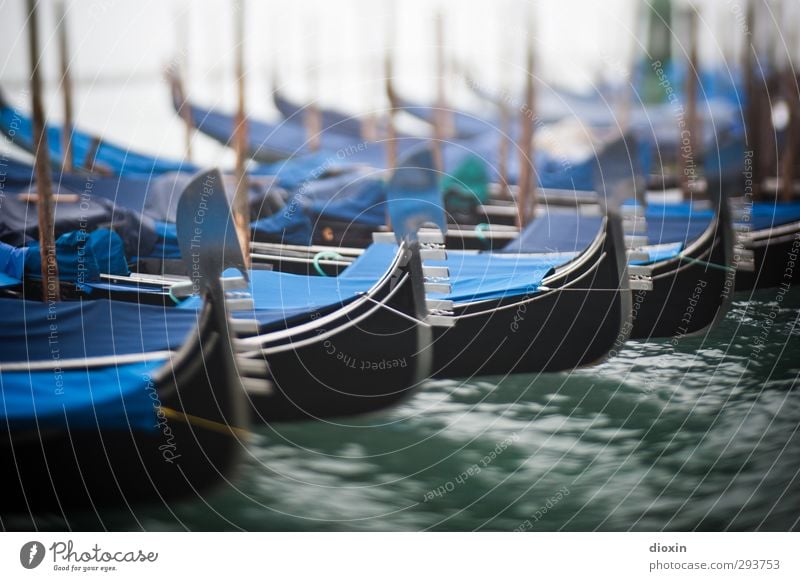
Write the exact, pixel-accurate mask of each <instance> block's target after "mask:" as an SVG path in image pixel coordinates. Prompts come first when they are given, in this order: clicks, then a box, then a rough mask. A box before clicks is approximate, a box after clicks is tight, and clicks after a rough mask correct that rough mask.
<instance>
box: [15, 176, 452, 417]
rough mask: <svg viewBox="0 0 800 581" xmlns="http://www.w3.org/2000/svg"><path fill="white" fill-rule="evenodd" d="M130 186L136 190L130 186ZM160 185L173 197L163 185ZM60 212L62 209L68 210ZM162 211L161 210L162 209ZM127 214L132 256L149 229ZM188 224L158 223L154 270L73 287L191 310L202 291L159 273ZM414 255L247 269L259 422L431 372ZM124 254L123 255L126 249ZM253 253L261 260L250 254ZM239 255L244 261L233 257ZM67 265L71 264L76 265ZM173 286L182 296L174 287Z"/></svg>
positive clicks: (349, 403) (218, 202) (246, 321)
mask: <svg viewBox="0 0 800 581" xmlns="http://www.w3.org/2000/svg"><path fill="white" fill-rule="evenodd" d="M215 179H216V186H215V187H214V188H212V189H211V190H210V192H209V193H207V194H206V197H207V198H208V199H207V200H206V201H205V204H206V206H207V207H211V206H212V204H213V205H214V206H213V212H214V213H216V214H220V215H227V212H228V208H227V201H226V196H227V194H226V190H225V188H224V178H223V177H222V176H221V175H219V174H216V178H215ZM117 180H118V182H119V184H118V189H119V190H122V191H126V192H127V196H126V197H125V199H124V201H125V203H128V204H131V205H139V206H141V205H143V204H145V203H148V204H149V203H150V202H152V205H153V206H154V207H157V208H162V206H164V204H163V203H162V202H163V200H157V199H156V200H151V201H150V202H146V198H147V197H148V196H149V195H150V194H153V195H154V196H156V197H158V196H157V195H156V194H157V193H156V192H152V191H149V190H148V189H147V188H146V187H142V184H138V185H137V183H136V182H132V181H131V180H130V179H127V178H117ZM24 182H25V180H23V183H24ZM137 188H138V190H137ZM93 191H96V190H93ZM135 191H138V199H136V196H134V195H133V194H134V192H135ZM158 194H159V195H160V196H163V197H164V198H166V199H167V200H168V199H170V198H171V193H170V190H166V191H162V192H160V193H158ZM181 199H183V198H181ZM117 201H119V202H120V203H122V202H123V200H122V199H118V200H117ZM89 203H90V198H88V197H86V196H85V197H84V200H83V204H84V206H85V207H89ZM167 206H169V204H167ZM389 207H390V208H391V207H392V206H391V204H390V205H389ZM162 209H163V208H162ZM206 211H207V212H211V210H209V209H206ZM115 212H116V213H117V214H118V215H120V216H124V215H129V214H130V215H133V216H135V212H132V211H131V210H130V208H126V207H124V206H117V207H115ZM173 213H177V215H178V218H180V213H179V212H174V211H173V210H170V211H169V212H167V214H173ZM57 214H58V212H57ZM62 214H63V215H62V218H66V217H67V215H66V214H64V213H63V212H62ZM167 214H159V215H160V216H161V217H162V218H167ZM129 221H131V222H135V224H138V226H136V227H134V228H133V229H128V233H127V234H125V232H123V231H122V229H119V228H118V231H120V233H121V234H123V236H124V238H126V241H127V242H130V243H131V244H132V246H133V248H134V250H133V252H134V254H133V255H136V253H137V252H138V253H139V254H141V252H142V250H143V244H142V243H141V240H136V239H135V238H136V235H139V237H140V238H141V232H144V231H145V230H146V229H147V228H146V227H145V226H143V224H144V223H146V220H144V219H143V218H138V219H136V220H133V219H131V220H129ZM56 222H57V223H58V220H57V221H56ZM67 223H69V221H68V220H67ZM181 230H183V234H181ZM228 230H229V231H230V232H233V226H232V225H229V227H228ZM192 231H193V225H192V223H191V221H189V222H184V223H182V222H181V220H180V219H179V220H178V222H177V223H176V224H172V228H171V230H170V231H169V232H168V231H167V229H161V230H160V231H155V232H154V234H155V235H157V236H160V238H158V239H157V240H156V241H155V242H154V243H152V244H151V245H153V246H154V247H155V248H156V251H153V250H150V251H149V260H150V263H149V264H150V266H149V269H150V271H151V273H150V274H149V275H147V276H144V275H142V274H141V273H140V272H139V273H131V274H130V275H129V274H127V272H126V271H124V272H119V273H117V274H114V275H113V276H112V275H109V274H105V275H103V276H102V278H100V279H97V278H95V279H89V277H84V279H83V280H82V281H80V284H73V285H72V286H73V287H74V288H75V292H76V293H78V294H79V293H80V292H90V293H91V294H92V296H97V295H98V294H105V295H106V296H108V297H111V298H116V299H124V300H136V301H137V302H155V303H159V304H162V305H164V304H166V305H172V304H174V302H179V303H180V304H178V305H176V308H175V309H173V310H174V311H176V312H180V311H186V312H191V311H192V310H194V309H197V308H198V307H199V299H196V298H190V299H188V300H182V297H183V296H185V290H184V289H185V282H184V281H185V280H186V278H183V279H181V278H180V276H178V277H176V276H169V277H164V276H158V274H157V273H158V272H161V271H163V269H164V267H165V265H167V264H169V265H170V266H172V264H173V263H174V262H175V259H176V258H177V257H181V256H185V255H186V253H187V252H190V251H191V249H190V248H186V247H185V244H184V243H183V242H181V241H182V240H186V239H191V236H192ZM131 232H132V233H131ZM187 233H188V234H187ZM66 236H69V233H67V234H66ZM128 239H130V240H128ZM120 245H121V243H120V244H118V245H117V246H120ZM33 246H34V247H35V245H33ZM226 247H227V251H228V252H232V249H234V248H236V247H237V245H236V244H235V243H234V242H233V241H230V242H229V243H228V244H227V245H226ZM65 250H67V248H65ZM159 253H160V254H161V257H159ZM418 254H419V253H418V251H417V249H416V245H415V244H412V243H411V242H403V243H402V244H401V245H400V246H399V247H395V246H393V245H379V246H377V247H376V249H375V252H374V253H373V254H372V256H371V257H365V258H364V260H363V261H362V264H361V265H354V266H353V268H351V269H350V271H349V272H348V273H347V274H346V275H344V276H342V277H341V278H338V279H329V280H325V279H322V278H319V277H307V276H299V275H293V274H288V273H285V272H271V271H268V270H261V269H258V268H256V269H254V270H252V271H251V272H249V278H250V282H249V287H248V289H249V293H248V295H247V296H246V297H243V302H242V304H243V305H244V306H245V307H246V308H247V309H248V316H244V318H242V317H243V316H240V317H239V318H238V319H237V320H236V329H237V330H238V332H240V333H241V336H240V338H239V340H238V341H237V345H238V346H239V348H241V349H242V353H243V354H244V355H243V357H244V358H245V359H246V360H247V361H246V367H247V370H248V373H249V374H250V375H251V376H252V377H253V379H254V380H256V384H257V385H259V384H258V381H259V380H262V379H267V380H269V382H270V386H271V387H270V388H269V389H263V386H259V388H258V389H252V390H248V392H249V394H250V396H251V401H252V404H253V406H252V407H253V410H254V413H255V415H256V417H257V419H258V421H268V422H271V421H280V420H289V419H300V418H321V417H336V416H345V415H353V414H360V413H366V412H370V411H376V410H379V409H382V408H384V407H386V406H388V405H391V404H393V403H395V402H397V401H400V400H401V399H403V398H404V397H406V396H408V395H409V394H410V393H412V391H413V389H414V388H415V387H416V386H417V385H418V384H419V383H420V382H421V381H422V380H423V379H425V378H426V377H427V376H428V374H429V369H428V366H429V359H430V357H431V355H430V349H429V347H428V344H429V342H430V335H431V327H432V326H434V325H435V324H437V320H439V321H440V320H441V317H440V318H438V319H437V317H435V316H431V314H430V313H429V312H428V310H427V308H426V303H425V289H424V284H423V278H422V277H423V275H422V271H421V270H420V263H421V259H420V258H419V255H418ZM117 258H118V257H117ZM122 260H123V263H124V261H125V258H124V254H123V256H122ZM139 260H141V257H139ZM159 261H160V265H159ZM255 261H256V267H258V262H259V260H258V257H257V256H256V257H255ZM99 262H101V263H105V264H109V263H111V262H112V260H109V259H107V258H103V257H101V259H100V260H99ZM113 262H115V263H117V262H119V260H118V259H116V260H113ZM237 263H242V264H243V263H244V261H243V259H238V260H237ZM134 266H135V265H134ZM64 270H65V272H67V273H69V272H71V270H75V269H71V270H70V269H69V268H65V269H64ZM101 270H104V271H105V272H106V273H107V272H108V271H107V270H106V269H101ZM176 274H179V275H183V276H184V277H187V276H188V277H190V276H191V274H192V271H191V269H190V268H184V270H183V271H182V272H179V273H176ZM178 289H180V290H178ZM179 293H182V294H181V297H180V298H179V297H178V296H176V295H177V294H179Z"/></svg>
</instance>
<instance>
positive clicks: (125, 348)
mask: <svg viewBox="0 0 800 581" xmlns="http://www.w3.org/2000/svg"><path fill="white" fill-rule="evenodd" d="M0 319H2V320H3V322H4V327H3V334H2V337H0V364H3V363H12V362H26V361H27V362H39V361H43V362H51V363H52V368H51V369H47V370H36V371H27V370H25V371H16V370H15V371H7V370H2V371H0V390H1V391H0V396H1V397H0V414H1V415H2V418H3V421H6V420H7V421H9V422H11V423H12V425H13V426H14V427H17V428H20V429H23V428H25V427H27V428H31V429H34V428H36V427H41V426H45V427H46V426H49V425H52V424H55V425H63V424H64V423H65V422H66V423H67V424H68V425H69V426H71V427H88V426H95V425H100V426H103V427H109V428H120V429H127V428H128V426H134V427H138V428H141V429H155V427H156V422H155V408H154V399H153V394H154V393H155V391H154V390H155V387H154V386H153V383H152V380H151V377H152V373H153V372H154V371H155V370H156V369H157V368H158V367H160V366H161V365H163V363H164V359H159V360H157V361H149V362H138V363H130V364H128V363H126V364H120V365H110V366H107V367H102V368H95V369H90V370H87V369H85V368H83V369H80V368H77V369H69V368H67V366H66V365H64V366H63V368H62V364H63V362H64V361H65V360H68V359H82V358H86V357H98V356H110V355H130V354H145V353H151V352H154V351H162V350H175V349H178V348H179V347H180V346H181V345H182V344H183V343H184V342H185V340H186V337H187V335H188V333H189V332H190V330H192V328H193V327H195V325H196V324H197V312H195V311H185V310H179V309H171V308H165V307H153V306H147V305H138V304H134V303H122V302H117V301H107V300H91V301H80V302H59V303H51V304H45V303H41V302H33V301H22V300H17V299H0Z"/></svg>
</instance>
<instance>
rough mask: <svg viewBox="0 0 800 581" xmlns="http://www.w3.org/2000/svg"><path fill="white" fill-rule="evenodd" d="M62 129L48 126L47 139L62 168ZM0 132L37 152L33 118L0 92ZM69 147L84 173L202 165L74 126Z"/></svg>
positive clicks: (191, 169) (148, 172)
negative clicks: (147, 151) (135, 148)
mask: <svg viewBox="0 0 800 581" xmlns="http://www.w3.org/2000/svg"><path fill="white" fill-rule="evenodd" d="M62 132H63V129H62V128H61V127H60V126H57V125H51V124H49V125H48V126H47V142H48V144H49V145H48V149H49V154H50V159H51V160H52V163H53V166H54V168H58V167H61V162H62V159H63V152H62V151H61V148H62V144H63V143H64V141H63V139H62ZM0 133H2V134H3V135H5V136H6V138H7V139H8V141H9V142H10V143H12V144H14V145H16V146H17V147H19V148H20V149H23V150H24V151H27V152H28V153H30V154H31V155H34V154H35V147H34V141H33V125H32V121H31V118H30V117H29V116H28V115H27V114H25V113H23V112H22V111H18V110H17V109H16V108H14V107H13V106H12V105H11V104H10V103H9V102H8V101H7V100H6V99H5V97H4V95H3V92H2V91H0ZM70 146H71V147H72V155H73V159H74V160H75V169H76V170H80V171H84V172H95V173H104V174H114V175H124V176H144V177H149V176H153V175H159V174H164V173H170V172H179V171H183V172H188V173H196V172H197V171H198V170H199V168H198V167H197V166H195V165H194V164H192V163H190V162H188V161H186V160H180V159H174V160H172V159H165V158H161V157H154V156H150V155H147V154H143V153H139V152H135V151H132V150H130V149H129V148H127V147H125V146H124V145H121V144H118V143H114V142H113V141H109V140H107V139H105V138H103V137H100V136H98V135H93V134H91V133H89V132H86V131H81V130H79V129H76V128H73V129H72V131H71V132H70Z"/></svg>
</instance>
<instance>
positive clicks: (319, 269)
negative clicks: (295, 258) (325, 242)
mask: <svg viewBox="0 0 800 581" xmlns="http://www.w3.org/2000/svg"><path fill="white" fill-rule="evenodd" d="M323 258H331V259H333V260H342V259H343V258H344V256H342V255H341V254H339V253H338V252H335V251H333V250H323V251H322V252H317V253H316V254H315V255H314V259H313V260H312V263H313V264H314V270H316V271H317V273H318V274H319V275H320V276H328V273H326V272H325V271H324V270H322V267H321V266H320V264H319V261H320V260H322V259H323Z"/></svg>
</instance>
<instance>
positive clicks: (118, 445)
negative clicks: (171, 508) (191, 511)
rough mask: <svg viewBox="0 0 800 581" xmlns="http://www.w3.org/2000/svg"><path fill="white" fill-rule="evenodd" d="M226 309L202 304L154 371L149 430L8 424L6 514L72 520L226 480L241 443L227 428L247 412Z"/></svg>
mask: <svg viewBox="0 0 800 581" xmlns="http://www.w3.org/2000/svg"><path fill="white" fill-rule="evenodd" d="M221 316H222V315H221V314H219V313H214V312H212V311H211V310H210V309H207V310H205V311H204V313H203V317H204V321H203V322H202V323H201V324H200V326H199V328H198V329H195V331H193V335H192V336H191V337H190V338H189V339H188V341H187V344H186V345H185V347H184V349H182V350H181V351H180V352H179V353H178V354H177V355H176V356H175V358H174V359H173V361H172V363H167V364H166V365H165V366H164V367H162V368H161V369H159V370H158V372H157V373H155V374H154V375H153V377H152V378H150V379H151V381H152V386H153V393H155V394H157V396H158V397H157V398H156V397H153V396H151V398H152V399H153V402H154V417H153V428H152V430H141V429H138V428H129V429H127V430H126V429H100V428H96V429H89V428H81V429H76V428H72V429H68V428H67V426H59V427H58V428H55V429H50V430H42V431H36V430H25V431H20V430H16V429H14V428H13V427H7V428H6V429H4V430H3V433H2V436H1V437H2V441H0V465H2V466H4V467H5V479H4V485H3V494H2V495H0V513H2V514H27V515H37V514H41V513H53V514H55V515H58V516H62V517H65V518H68V517H69V516H70V515H71V514H72V513H73V512H74V511H76V510H89V511H94V510H99V509H101V508H108V507H130V506H131V505H134V504H138V503H141V502H148V503H155V504H157V503H163V504H165V505H166V504H167V503H169V502H171V501H175V500H178V499H190V498H195V499H197V498H201V497H202V495H203V494H205V493H206V492H207V491H209V489H211V488H213V487H215V486H218V485H220V484H222V483H223V482H226V481H227V478H228V476H229V475H230V474H231V472H232V470H233V469H234V466H235V464H236V462H237V459H238V457H239V452H240V451H241V448H242V446H243V442H242V441H241V440H240V438H239V432H237V431H236V430H235V429H234V428H230V427H229V426H244V425H246V421H247V416H246V409H245V406H244V402H245V400H244V392H243V390H242V388H241V386H240V384H239V382H238V379H237V376H236V373H235V369H234V363H233V359H232V351H231V345H230V340H229V338H228V336H227V334H224V331H225V323H224V318H223V320H219V318H220V317H221ZM215 319H217V320H215ZM211 362H213V364H211ZM207 363H208V364H207Z"/></svg>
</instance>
